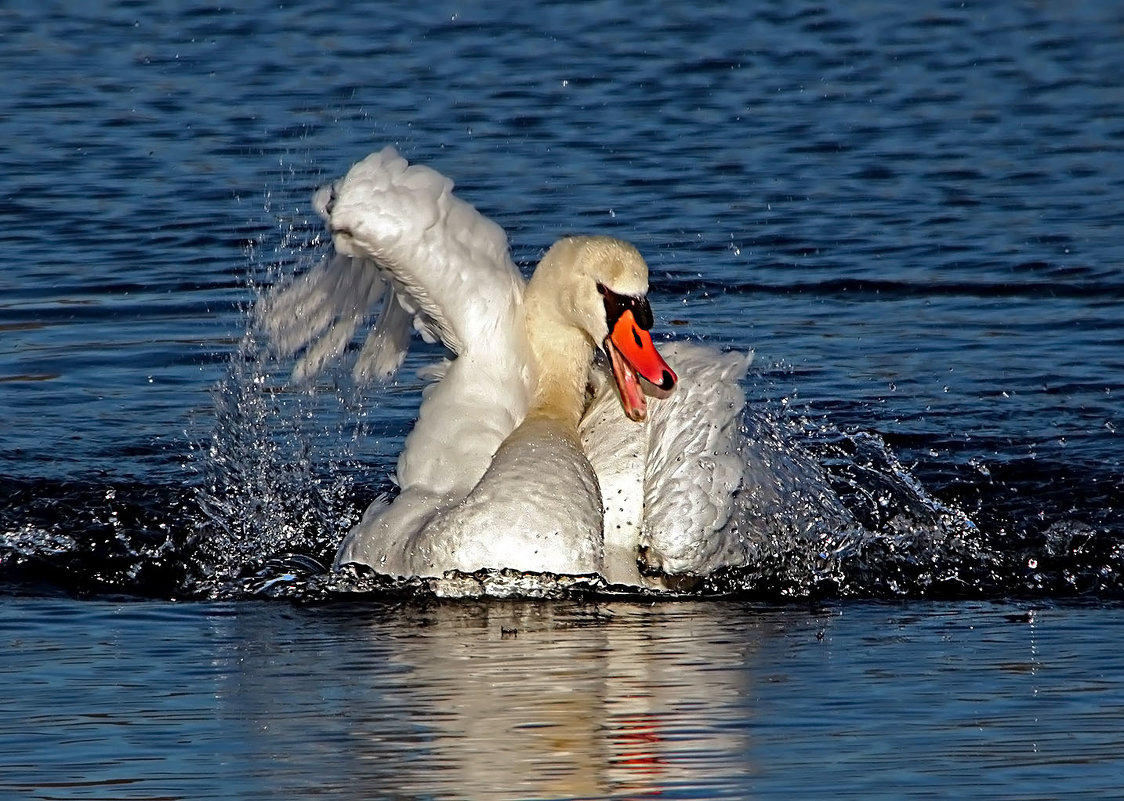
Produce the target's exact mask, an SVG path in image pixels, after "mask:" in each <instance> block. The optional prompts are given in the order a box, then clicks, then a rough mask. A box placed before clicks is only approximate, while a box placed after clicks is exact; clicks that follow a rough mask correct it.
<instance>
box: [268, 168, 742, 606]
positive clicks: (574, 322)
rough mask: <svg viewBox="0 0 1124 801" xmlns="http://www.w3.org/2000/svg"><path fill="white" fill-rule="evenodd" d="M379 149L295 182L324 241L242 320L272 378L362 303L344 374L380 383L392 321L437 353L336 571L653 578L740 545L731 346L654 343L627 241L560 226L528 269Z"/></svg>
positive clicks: (428, 180) (337, 341) (402, 339)
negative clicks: (396, 451)
mask: <svg viewBox="0 0 1124 801" xmlns="http://www.w3.org/2000/svg"><path fill="white" fill-rule="evenodd" d="M452 189H453V184H452V182H451V181H450V180H449V179H448V178H446V177H445V176H443V175H441V174H440V173H438V172H436V171H434V170H432V169H430V168H428V167H426V166H424V165H417V164H414V165H411V164H409V163H408V162H407V161H406V160H405V159H404V158H402V157H401V156H400V155H399V154H398V153H397V151H396V150H395V149H394V148H393V147H387V148H384V149H383V150H381V151H379V152H377V153H374V154H372V155H370V156H368V157H367V158H365V159H364V160H362V161H360V162H358V163H356V164H355V165H353V166H352V168H351V169H350V170H349V171H348V172H347V174H346V175H345V176H344V177H343V178H342V179H340V180H339V181H336V182H335V183H334V184H331V185H328V186H325V187H322V188H321V189H320V190H318V191H317V192H316V194H315V196H314V198H313V205H314V207H315V208H316V211H317V212H318V213H319V214H320V216H321V217H322V218H323V219H324V221H325V223H326V225H327V228H328V231H329V233H330V234H331V238H332V251H331V253H329V255H328V256H326V257H325V259H324V260H323V261H322V262H321V263H320V264H319V265H318V266H316V267H315V268H313V269H312V270H311V271H309V272H308V273H307V274H305V275H304V276H302V277H300V278H298V279H296V280H295V281H292V282H290V283H288V284H282V285H281V286H279V287H276V288H274V289H273V290H271V291H270V292H269V293H267V294H266V295H265V296H264V297H263V299H262V300H261V302H260V304H259V307H258V309H257V318H258V320H259V322H260V324H261V325H262V327H263V328H264V330H265V332H266V334H267V335H268V337H269V339H270V341H271V342H272V344H273V346H274V348H275V349H276V350H277V351H278V352H279V353H280V354H281V355H283V356H286V357H287V356H292V355H295V354H298V353H300V354H301V356H300V358H299V360H298V361H297V363H296V366H295V367H294V368H293V379H294V381H298V382H301V381H307V380H309V379H310V378H312V377H313V376H315V375H316V374H317V373H319V372H320V371H321V370H322V369H324V367H325V366H326V365H327V364H328V363H330V362H332V361H333V360H335V359H337V358H339V357H340V356H341V355H342V354H343V353H344V351H345V350H346V348H347V346H348V344H349V343H350V342H351V340H352V339H353V337H354V335H355V332H356V330H357V329H358V328H359V326H360V325H361V324H363V323H364V322H365V321H367V320H368V319H369V318H370V317H371V316H373V314H374V311H375V310H376V309H377V310H378V313H377V317H376V318H375V320H374V323H373V325H372V326H371V329H370V332H369V333H368V335H367V337H366V341H365V342H364V344H363V345H362V347H361V348H360V349H359V352H358V355H357V356H356V360H355V364H354V367H353V371H352V372H353V375H354V376H355V378H356V380H358V381H360V382H365V381H371V380H382V381H385V380H388V379H389V378H391V377H392V376H393V375H394V374H395V372H396V371H397V370H398V368H399V367H400V366H401V364H402V362H403V359H404V358H405V354H406V351H407V349H408V347H409V343H410V338H411V329H414V330H415V331H416V332H417V333H419V334H420V335H421V337H422V338H423V339H425V340H426V341H429V342H437V341H440V342H441V343H443V344H444V345H445V347H446V348H447V349H448V350H449V351H450V352H451V353H452V354H453V356H454V358H452V359H447V360H445V361H444V362H443V363H442V364H440V365H438V366H436V367H435V368H433V369H431V370H429V374H428V378H430V379H431V382H430V383H429V384H428V385H427V386H426V387H425V389H424V390H423V392H422V401H421V404H420V407H419V410H418V418H417V421H416V423H415V425H414V427H413V428H412V430H411V431H410V433H409V435H408V436H407V438H406V442H405V446H404V448H403V451H402V453H401V454H400V455H399V457H398V462H397V466H396V471H395V482H396V483H397V485H398V487H399V493H398V494H397V496H396V497H395V498H394V500H393V501H390V502H388V501H387V500H386V499H385V498H379V499H376V500H375V501H374V502H373V503H371V505H370V506H369V508H368V509H367V510H366V512H365V513H364V515H363V517H362V519H361V520H360V522H359V523H358V524H357V525H356V526H355V527H354V528H353V529H352V530H351V531H350V532H349V533H348V534H347V535H346V536H345V538H344V541H343V543H342V544H341V545H340V547H339V550H338V552H337V555H336V559H335V566H336V567H337V568H339V567H341V566H343V565H346V564H351V563H357V564H363V565H368V566H370V567H371V568H373V569H375V570H376V571H378V572H379V573H384V574H389V575H392V576H401V577H411V576H422V577H441V576H443V575H445V574H447V572H448V571H453V570H456V571H461V572H473V571H477V570H480V569H483V568H512V569H515V570H518V571H524V572H529V573H551V574H566V575H585V574H597V575H599V576H601V577H602V578H604V579H605V580H607V581H608V582H611V583H614V584H624V585H630V586H638V587H647V588H655V589H666V588H673V587H677V586H681V584H682V582H683V581H684V580H691V579H692V578H693V577H698V576H703V575H706V574H707V573H709V572H712V571H714V570H717V569H719V568H722V567H728V566H737V565H740V564H743V563H744V561H745V558H746V545H745V541H744V535H743V532H741V531H740V530H739V528H738V525H737V521H736V519H735V517H734V515H733V509H734V499H735V497H736V495H737V492H738V490H739V488H740V487H741V485H742V483H743V480H744V478H745V464H746V463H745V458H744V453H743V450H744V447H745V443H744V441H743V437H742V435H741V433H740V429H739V418H740V415H741V412H742V409H743V407H744V404H745V396H744V393H743V391H742V390H741V388H740V385H739V380H740V379H741V378H742V377H743V376H744V374H745V372H746V370H747V368H748V366H749V363H750V361H751V360H752V352H750V353H738V352H730V353H722V352H719V351H716V350H714V349H711V348H707V347H704V346H701V345H697V344H692V343H686V342H669V343H664V344H663V345H662V346H661V347H662V350H663V353H662V354H661V352H660V350H657V348H656V347H655V345H654V343H653V341H652V338H651V334H650V329H651V328H652V326H653V322H654V321H653V315H652V310H651V307H650V304H649V302H648V299H647V292H648V267H647V264H646V263H645V261H644V259H643V257H642V256H641V254H640V253H639V252H638V251H637V249H636V248H635V247H633V246H632V245H630V244H628V243H626V242H623V241H621V240H618V239H614V238H610V237H606V236H570V237H565V238H563V239H561V240H559V241H558V242H556V243H555V244H554V245H553V246H552V247H551V248H550V249H549V250H548V251H547V252H546V254H545V255H544V256H543V258H542V260H541V261H540V263H539V264H538V266H537V267H536V269H535V270H534V273H533V275H532V276H531V278H530V280H529V281H524V279H523V278H522V277H521V275H520V274H519V271H518V270H517V268H516V267H515V265H514V263H513V262H512V261H511V258H510V255H509V251H508V244H507V237H506V235H505V233H504V232H503V230H502V229H501V228H500V227H499V226H498V225H496V224H495V223H494V222H492V221H491V220H489V219H487V218H486V217H484V216H483V215H482V214H480V213H479V212H478V211H477V210H476V209H475V208H473V207H472V206H471V205H470V204H468V203H467V202H465V201H463V200H461V199H460V198H458V197H457V196H456V195H454V194H453V192H452Z"/></svg>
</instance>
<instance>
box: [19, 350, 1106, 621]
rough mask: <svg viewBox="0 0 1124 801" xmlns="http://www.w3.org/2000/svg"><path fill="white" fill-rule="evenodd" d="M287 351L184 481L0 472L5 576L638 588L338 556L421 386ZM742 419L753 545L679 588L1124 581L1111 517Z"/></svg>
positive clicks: (825, 590) (140, 584)
mask: <svg viewBox="0 0 1124 801" xmlns="http://www.w3.org/2000/svg"><path fill="white" fill-rule="evenodd" d="M286 370H287V365H283V364H278V363H277V362H276V361H275V360H274V359H273V358H272V357H271V356H270V355H269V354H268V352H267V351H265V350H264V349H263V348H261V347H260V346H259V344H258V343H257V341H256V339H255V337H254V336H253V334H252V332H248V333H247V336H246V338H245V340H244V342H243V344H242V346H241V347H240V349H239V350H238V352H237V353H236V354H234V356H232V359H231V363H230V366H229V368H228V372H227V376H226V378H225V379H224V380H223V381H222V382H221V383H220V385H219V386H217V387H216V388H215V390H214V399H215V411H214V421H213V430H212V431H211V432H210V434H209V435H208V436H206V437H204V438H202V439H201V440H200V441H199V442H198V443H196V444H195V445H193V447H192V449H191V452H190V458H189V459H188V462H187V465H186V466H185V482H184V483H183V485H179V486H170V485H143V484H137V483H135V482H134V483H125V482H116V483H115V482H112V481H90V482H66V483H58V482H44V481H20V480H17V479H11V478H5V479H3V482H4V483H3V489H4V494H3V497H4V499H5V502H4V504H3V505H2V506H0V581H2V582H4V584H3V586H5V587H7V589H8V591H17V590H19V588H21V587H22V588H23V589H22V590H19V591H26V592H44V591H48V592H49V591H52V588H56V589H62V590H65V591H69V592H72V593H79V594H85V593H99V594H104V593H126V594H133V595H143V596H155V597H181V598H231V599H237V598H248V597H280V598H291V599H297V600H304V601H312V600H330V599H333V598H354V597H356V596H357V595H361V596H364V597H368V596H370V597H378V598H399V597H415V596H430V597H432V596H434V595H468V596H476V595H487V596H496V597H532V598H533V597H559V596H567V597H573V596H575V595H576V596H579V597H598V596H602V595H615V594H621V593H625V594H630V595H635V594H640V591H639V590H637V589H635V588H624V587H613V586H610V585H608V584H606V583H605V582H604V581H603V580H601V579H599V578H597V577H592V576H586V577H554V576H536V575H526V574H520V573H516V572H513V571H504V570H496V571H481V572H480V573H477V574H471V575H457V576H454V577H452V578H450V579H449V580H448V581H444V582H436V581H432V580H425V579H413V580H395V579H391V578H389V577H385V576H380V575H377V574H375V573H374V572H373V571H368V570H363V569H357V568H350V567H349V568H345V569H344V570H342V571H340V572H332V571H329V570H327V569H326V567H325V566H326V565H328V564H330V562H331V558H332V555H333V554H334V552H335V550H336V548H337V547H338V545H339V542H340V540H341V539H342V537H343V535H344V533H345V532H346V531H347V530H348V529H349V528H350V527H351V526H352V525H354V523H355V521H356V520H357V519H358V517H359V515H360V514H361V513H362V510H363V509H364V507H365V506H366V504H367V503H368V502H369V500H370V498H371V497H372V495H373V494H376V493H380V492H387V493H390V492H393V491H394V487H393V485H392V484H391V483H390V482H389V480H388V479H387V478H386V475H387V474H388V473H389V470H390V462H389V458H388V457H387V456H386V455H385V454H383V455H381V456H379V455H372V454H370V453H369V451H370V450H371V449H370V448H369V447H367V446H369V445H370V441H369V440H370V439H372V438H374V439H379V440H382V439H385V440H386V441H387V443H388V444H387V445H386V448H387V450H388V451H393V449H394V448H395V447H397V443H398V442H399V441H400V439H401V436H402V435H403V434H404V429H405V426H406V419H405V418H404V417H402V416H401V415H400V414H399V415H391V416H392V417H393V418H394V420H395V421H396V422H393V421H392V422H389V423H388V422H387V421H386V420H383V419H382V418H381V417H380V412H381V411H382V410H385V408H386V406H387V405H388V403H387V402H388V399H392V398H393V397H394V393H395V392H397V391H399V390H400V389H404V390H407V391H409V392H415V391H417V390H418V388H419V387H418V385H417V384H412V385H410V384H407V385H404V386H402V387H398V388H395V387H391V388H389V389H384V390H382V391H381V395H379V396H377V397H374V398H369V399H366V400H365V401H361V400H360V399H359V397H358V396H357V394H356V392H355V390H354V389H351V388H348V387H347V386H346V382H345V381H343V380H341V381H340V384H339V386H335V385H333V384H328V383H325V384H323V385H321V386H320V387H318V388H316V389H314V390H312V391H307V392H290V391H287V390H285V389H284V384H285V379H284V378H283V377H282V373H284V372H285V371H286ZM762 380H763V379H762V378H761V376H760V375H759V374H758V375H751V376H750V382H751V384H752V383H754V382H760V381H762ZM743 425H744V426H745V433H746V434H747V438H748V441H749V442H751V443H753V447H752V448H750V449H749V451H748V452H747V454H746V455H747V458H749V459H751V460H753V462H754V466H753V472H754V474H756V475H767V476H770V477H771V480H769V481H766V482H760V483H758V484H756V485H755V486H752V487H747V488H746V489H745V491H744V492H742V493H741V494H740V495H739V497H738V500H737V503H738V512H737V513H738V514H739V516H740V517H741V520H742V524H743V526H744V531H745V537H746V541H747V546H748V552H749V559H748V562H747V564H746V566H744V567H742V568H738V569H731V570H726V571H722V572H720V573H719V574H716V575H713V576H709V577H707V578H706V580H705V581H703V582H701V583H699V584H698V585H696V586H694V587H690V588H683V590H682V592H681V593H672V594H671V595H672V596H674V595H677V594H689V595H692V596H696V597H697V596H711V595H720V596H730V595H734V596H738V597H748V598H757V599H765V600H782V599H800V598H822V597H843V598H846V597H899V598H905V597H910V598H917V597H980V596H984V597H996V596H1010V595H1017V596H1027V595H1032V596H1050V595H1055V596H1056V595H1064V596H1073V595H1077V594H1095V595H1097V596H1098V597H1102V598H1103V597H1120V596H1121V595H1124V545H1122V544H1121V542H1120V541H1119V540H1118V539H1117V538H1114V537H1112V536H1111V534H1110V533H1106V532H1104V531H1102V530H1099V529H1096V528H1093V527H1091V526H1089V525H1087V524H1085V523H1079V522H1073V523H1066V522H1057V523H1054V524H1052V525H1049V526H1046V527H1043V528H1038V529H1035V528H1030V527H1019V526H1018V525H1012V526H1010V528H998V529H993V530H991V531H982V530H981V529H980V528H977V526H976V525H974V524H973V522H972V521H971V520H970V519H969V516H968V515H966V514H965V513H964V512H962V511H960V510H959V509H958V508H956V506H955V505H954V504H952V503H950V502H944V501H941V500H938V499H937V498H935V497H934V496H933V495H932V494H930V493H929V492H927V491H926V490H925V489H924V488H923V487H922V486H921V485H920V483H919V482H918V481H917V480H916V479H915V478H914V477H913V476H912V474H911V473H910V471H909V470H907V469H906V468H905V467H903V466H902V465H901V464H900V463H899V461H898V460H897V458H896V457H895V456H894V454H893V453H892V452H891V451H890V449H889V448H888V447H887V446H886V445H885V443H884V442H883V440H882V439H881V438H880V437H878V436H877V435H874V434H870V433H866V432H846V431H841V430H839V429H838V428H836V427H834V426H833V425H832V424H831V423H830V422H827V421H825V420H823V419H822V418H819V419H817V418H816V417H813V416H809V415H803V414H799V413H797V412H794V411H793V410H792V409H791V408H790V404H785V403H778V402H755V403H751V404H750V405H749V408H748V409H747V411H746V414H745V417H744V420H743ZM976 489H980V488H979V487H977V488H976ZM983 502H984V503H986V498H985V499H984V501H983ZM654 597H668V594H666V593H663V594H660V595H659V596H654Z"/></svg>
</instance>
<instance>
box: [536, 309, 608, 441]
mask: <svg viewBox="0 0 1124 801" xmlns="http://www.w3.org/2000/svg"><path fill="white" fill-rule="evenodd" d="M527 300H528V304H527V338H528V340H529V341H530V344H531V352H532V353H533V354H534V359H535V365H536V373H537V377H536V387H535V395H534V397H533V399H532V401H531V408H530V409H529V410H528V412H527V416H528V417H546V418H551V419H554V420H558V421H560V422H561V423H563V424H564V425H565V426H566V428H567V429H568V430H572V431H573V433H574V436H577V430H578V424H579V423H580V422H581V417H582V413H583V412H584V411H585V400H586V398H585V390H586V383H587V381H588V379H589V365H590V363H591V362H592V360H593V343H592V342H590V340H589V337H588V336H587V335H586V334H585V333H584V332H583V331H581V330H580V329H578V328H575V327H574V326H573V325H571V324H569V323H567V322H565V321H564V320H562V319H561V317H560V315H559V314H558V312H557V310H556V309H555V308H552V307H551V306H550V305H549V304H544V303H539V302H538V301H537V298H536V297H535V296H534V295H533V294H530V295H529V296H528V298H527Z"/></svg>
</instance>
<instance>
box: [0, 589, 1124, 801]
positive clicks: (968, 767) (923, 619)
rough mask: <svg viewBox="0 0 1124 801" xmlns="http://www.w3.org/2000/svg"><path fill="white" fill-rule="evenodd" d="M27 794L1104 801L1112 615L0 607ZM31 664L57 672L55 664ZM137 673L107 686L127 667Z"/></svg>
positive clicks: (726, 608) (1119, 746)
mask: <svg viewBox="0 0 1124 801" xmlns="http://www.w3.org/2000/svg"><path fill="white" fill-rule="evenodd" d="M2 609H3V616H2V621H3V622H0V631H2V634H0V636H2V637H3V641H4V643H5V649H6V656H5V660H4V662H3V674H4V677H5V679H8V678H12V679H13V680H18V681H19V682H20V692H18V693H14V694H13V695H11V696H10V697H9V700H8V703H7V710H8V711H7V714H6V715H5V716H4V718H3V722H0V762H2V763H3V764H5V765H6V766H7V769H6V770H5V771H4V773H3V775H2V776H0V790H3V791H4V793H5V795H7V796H9V797H18V798H52V799H54V798H83V799H84V798H99V799H104V798H128V799H134V798H136V799H140V798H190V799H207V798H250V797H262V796H268V795H279V796H295V797H308V796H314V795H315V796H327V797H332V798H345V799H350V798H356V799H359V798H487V799H500V798H512V799H516V798H607V797H612V798H648V797H653V796H669V797H672V798H679V799H715V798H787V797H792V796H794V795H795V796H799V797H809V798H813V797H826V796H831V797H833V798H834V797H837V798H887V799H889V798H903V797H925V798H964V797H968V796H970V797H972V798H980V799H996V798H1006V799H1016V798H1017V799H1048V798H1059V797H1063V796H1064V797H1075V798H1111V797H1114V795H1115V794H1116V792H1117V791H1118V789H1119V776H1120V768H1121V753H1124V734H1122V730H1121V726H1120V721H1121V718H1122V716H1124V705H1122V702H1121V699H1122V698H1124V695H1122V691H1124V678H1122V677H1124V672H1122V671H1121V669H1120V668H1121V656H1120V650H1119V648H1118V647H1117V643H1116V642H1115V640H1113V639H1111V638H1106V637H1105V636H1104V634H1105V630H1106V629H1108V628H1112V627H1115V626H1117V625H1119V610H1118V609H1105V608H1098V607H1078V606H1054V605H1046V606H1035V605H1028V604H1015V605H1012V604H1001V605H996V604H990V603H961V604H952V605H950V604H941V603H933V602H924V603H921V602H915V603H912V604H910V605H908V606H901V605H896V604H889V605H887V604H873V603H854V604H848V605H845V606H828V607H822V608H816V609H803V610H801V609H793V608H787V609H778V608H771V607H767V606H754V605H748V604H743V603H730V602H715V601H705V602H697V601H696V602H683V603H675V604H656V605H654V606H652V605H637V604H630V603H620V602H606V603H598V604H573V603H563V602H541V603H531V602H500V601H490V602H487V603H484V604H479V605H476V604H466V603H463V602H461V603H443V604H442V603H438V604H433V605H427V606H419V605H406V606H388V605H372V604H364V605H358V606H353V605H343V604H335V605H333V606H332V607H331V608H330V609H326V608H306V607H292V606H285V605H279V604H275V603H274V604H262V603H252V602H242V603H220V604H183V605H175V606H170V605H167V604H153V603H150V602H136V601H130V602H127V603H115V602H101V601H98V602H88V603H84V604H75V603H73V602H72V601H68V600H57V599H47V600H42V599H35V600H28V599H8V600H6V601H4V602H3V604H2ZM46 665H49V667H48V668H45V666H46ZM126 667H127V669H124V668H126Z"/></svg>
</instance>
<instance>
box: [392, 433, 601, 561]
mask: <svg viewBox="0 0 1124 801" xmlns="http://www.w3.org/2000/svg"><path fill="white" fill-rule="evenodd" d="M601 530H602V506H601V492H600V490H599V488H598V484H597V477H596V475H594V472H593V468H592V467H591V466H590V464H589V461H588V460H587V459H586V457H585V455H584V454H583V453H582V451H581V448H580V446H579V444H578V443H577V442H576V441H575V440H574V438H573V437H572V436H567V435H566V434H565V433H564V430H563V427H562V426H560V425H559V424H558V423H556V422H554V421H552V420H549V419H546V418H534V417H532V418H528V419H527V420H525V421H524V422H523V423H522V424H521V425H520V426H519V427H518V428H516V429H515V431H513V432H512V434H511V436H509V437H508V438H507V439H506V440H505V441H504V443H503V444H502V445H501V446H500V448H499V450H498V451H496V455H495V457H494V458H493V459H492V463H491V465H490V466H489V467H488V470H487V472H485V474H484V477H483V478H482V479H481V480H480V483H479V484H477V486H476V488H475V489H473V491H472V492H471V493H470V494H469V496H468V497H467V498H466V499H465V500H464V502H463V503H461V504H459V505H458V506H456V507H454V508H452V509H449V510H448V511H446V512H444V513H442V514H440V515H439V516H437V517H436V518H435V519H434V520H433V521H432V522H431V523H430V525H428V526H427V527H426V529H425V530H424V531H423V532H421V533H420V534H419V536H418V538H417V540H416V542H415V547H414V549H413V557H412V558H413V560H414V568H415V571H414V572H417V573H419V574H422V575H424V574H425V572H423V571H425V570H430V571H431V570H432V567H433V566H438V565H441V566H444V567H443V569H449V568H455V569H458V570H463V571H473V570H479V569H480V568H498V567H510V568H514V569H516V570H523V571H533V572H546V573H566V574H584V573H597V572H600V571H601V569H602V537H601Z"/></svg>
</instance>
